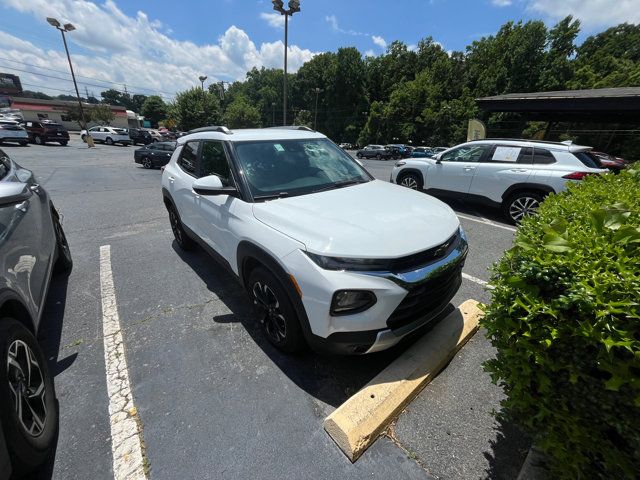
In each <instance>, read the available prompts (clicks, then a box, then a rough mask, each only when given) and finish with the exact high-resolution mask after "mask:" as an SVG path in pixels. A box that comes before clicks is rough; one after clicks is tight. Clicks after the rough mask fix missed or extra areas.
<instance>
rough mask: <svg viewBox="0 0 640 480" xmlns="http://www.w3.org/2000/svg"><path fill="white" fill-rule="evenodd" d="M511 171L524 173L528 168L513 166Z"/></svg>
mask: <svg viewBox="0 0 640 480" xmlns="http://www.w3.org/2000/svg"><path fill="white" fill-rule="evenodd" d="M510 171H511V172H515V173H523V172H526V171H527V169H526V168H512V169H511V170H510Z"/></svg>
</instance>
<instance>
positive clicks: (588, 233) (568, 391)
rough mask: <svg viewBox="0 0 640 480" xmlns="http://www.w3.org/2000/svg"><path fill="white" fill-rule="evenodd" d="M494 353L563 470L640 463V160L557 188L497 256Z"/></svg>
mask: <svg viewBox="0 0 640 480" xmlns="http://www.w3.org/2000/svg"><path fill="white" fill-rule="evenodd" d="M493 268H494V271H493V276H492V280H491V283H492V284H493V286H494V287H495V289H494V290H493V292H492V302H491V304H490V305H488V306H486V307H485V310H486V316H485V318H484V320H483V324H484V327H485V328H486V330H487V337H488V338H489V339H490V340H491V343H492V344H493V345H494V346H495V347H496V349H497V355H496V358H495V359H492V360H490V361H488V362H487V363H486V364H485V369H486V370H487V371H488V372H489V373H490V374H491V376H492V378H493V380H494V382H496V383H499V384H501V385H503V387H504V389H505V392H506V394H507V398H506V400H505V401H504V402H503V407H504V412H505V413H504V415H506V416H507V417H509V418H511V419H512V420H515V421H516V422H517V423H518V424H520V425H521V426H522V427H523V428H524V429H525V430H526V431H528V432H529V433H530V434H531V436H532V438H533V441H534V443H535V444H536V445H538V446H539V447H540V448H541V449H542V450H543V451H544V452H546V454H547V455H548V458H549V461H550V468H551V469H552V474H553V475H552V478H567V479H569V478H570V479H581V478H584V479H592V478H607V479H611V478H637V477H636V476H637V475H638V472H640V306H639V304H640V168H635V169H634V170H629V171H627V172H625V173H623V174H621V175H604V176H600V177H592V178H588V179H586V180H584V181H582V182H581V183H580V184H576V185H571V186H570V187H569V189H568V191H567V192H564V193H561V194H559V195H551V196H550V197H548V199H547V200H545V202H544V203H543V204H542V206H541V207H540V210H539V213H538V215H537V216H535V217H532V218H528V219H525V221H524V222H522V224H521V226H520V228H519V229H518V232H517V234H516V238H515V246H514V247H513V248H512V249H511V250H509V251H508V252H506V253H505V255H504V257H503V258H502V260H501V261H500V262H498V263H497V264H496V265H495V266H494V267H493Z"/></svg>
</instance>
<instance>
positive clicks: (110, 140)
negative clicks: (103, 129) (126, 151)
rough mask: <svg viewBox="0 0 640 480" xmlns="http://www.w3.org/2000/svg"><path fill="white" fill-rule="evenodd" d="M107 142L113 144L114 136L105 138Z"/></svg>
mask: <svg viewBox="0 0 640 480" xmlns="http://www.w3.org/2000/svg"><path fill="white" fill-rule="evenodd" d="M105 142H106V143H107V145H113V138H111V137H107V139H106V140H105Z"/></svg>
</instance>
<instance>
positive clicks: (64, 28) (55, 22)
mask: <svg viewBox="0 0 640 480" xmlns="http://www.w3.org/2000/svg"><path fill="white" fill-rule="evenodd" d="M47 22H48V23H49V25H51V26H52V27H55V28H57V29H58V30H60V33H61V34H62V42H63V43H64V50H65V52H67V60H68V61H69V69H70V70H71V78H72V79H73V86H74V87H75V89H76V97H78V107H79V108H80V118H81V119H82V125H83V126H84V130H86V131H87V136H86V137H85V138H86V140H87V146H88V147H89V148H91V147H93V138H91V134H90V133H89V129H88V128H87V122H86V120H85V119H84V109H83V108H82V100H80V92H79V91H78V84H77V83H76V75H75V73H74V72H73V65H72V64H71V55H69V47H68V46H67V38H66V37H65V36H64V33H65V32H73V31H74V30H75V29H76V27H74V26H73V25H72V24H70V23H65V24H64V25H61V23H60V22H59V21H58V20H56V19H55V18H52V17H47Z"/></svg>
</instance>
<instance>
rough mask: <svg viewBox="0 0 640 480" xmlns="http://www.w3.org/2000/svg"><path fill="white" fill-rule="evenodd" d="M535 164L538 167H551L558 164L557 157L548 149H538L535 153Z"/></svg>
mask: <svg viewBox="0 0 640 480" xmlns="http://www.w3.org/2000/svg"><path fill="white" fill-rule="evenodd" d="M533 163H535V164H536V165H549V164H552V163H556V157H554V156H553V153H551V152H550V151H549V150H547V149H546V148H538V147H536V148H535V150H534V152H533Z"/></svg>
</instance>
